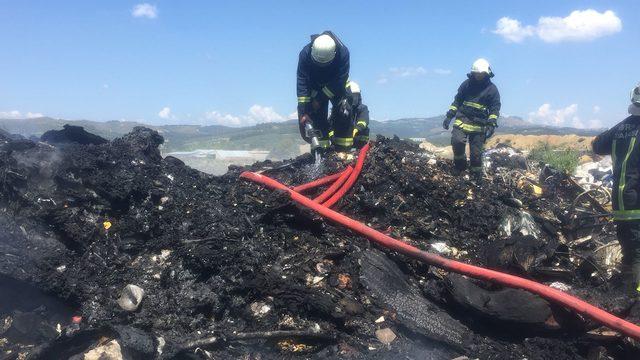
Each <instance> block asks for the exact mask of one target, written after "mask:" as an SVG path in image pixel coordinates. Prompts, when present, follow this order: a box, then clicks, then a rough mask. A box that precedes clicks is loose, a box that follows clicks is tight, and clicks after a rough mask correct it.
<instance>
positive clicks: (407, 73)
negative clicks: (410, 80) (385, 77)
mask: <svg viewBox="0 0 640 360" xmlns="http://www.w3.org/2000/svg"><path fill="white" fill-rule="evenodd" d="M389 73H391V75H392V76H395V77H414V76H422V75H425V74H426V73H427V70H426V69H425V68H423V67H422V66H417V67H412V66H409V67H392V68H389Z"/></svg>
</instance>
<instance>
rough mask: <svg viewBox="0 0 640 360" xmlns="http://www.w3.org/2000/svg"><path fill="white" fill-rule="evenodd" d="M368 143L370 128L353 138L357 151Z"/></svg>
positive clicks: (359, 132)
mask: <svg viewBox="0 0 640 360" xmlns="http://www.w3.org/2000/svg"><path fill="white" fill-rule="evenodd" d="M368 142H369V128H368V127H366V128H364V129H362V130H360V131H358V134H357V135H356V137H354V138H353V146H354V147H355V148H356V149H360V148H362V147H363V146H365V145H366V144H367V143H368Z"/></svg>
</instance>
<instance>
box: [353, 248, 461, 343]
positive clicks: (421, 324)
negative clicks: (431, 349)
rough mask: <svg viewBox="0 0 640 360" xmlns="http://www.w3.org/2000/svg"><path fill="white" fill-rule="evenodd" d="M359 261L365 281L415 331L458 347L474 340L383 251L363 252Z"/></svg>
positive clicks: (379, 298)
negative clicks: (431, 300)
mask: <svg viewBox="0 0 640 360" xmlns="http://www.w3.org/2000/svg"><path fill="white" fill-rule="evenodd" d="M360 263H361V267H362V269H361V274H360V280H361V281H362V283H363V284H364V285H365V286H366V287H367V288H368V289H369V291H371V294H372V295H373V296H374V297H375V298H376V299H378V300H379V301H380V302H381V303H382V304H384V305H385V306H388V307H389V308H391V309H392V310H394V311H395V312H396V313H397V317H398V321H400V323H402V324H403V325H404V326H406V327H407V328H408V329H410V330H411V331H412V332H415V333H418V334H421V335H423V336H425V337H427V338H429V339H432V340H436V341H440V342H443V343H445V344H447V345H449V346H452V347H454V348H457V349H463V348H464V347H465V346H466V345H467V344H468V343H469V341H472V339H473V332H472V331H471V330H469V329H468V328H466V327H465V326H464V325H463V324H461V323H460V322H459V321H458V320H456V319H454V318H452V317H451V316H450V315H449V314H447V313H446V312H445V311H443V310H442V309H440V308H438V307H437V306H436V305H434V304H433V303H431V302H430V301H428V300H427V299H426V298H425V297H424V296H422V294H421V293H420V291H419V290H418V289H417V288H416V287H415V286H412V285H411V284H410V283H409V282H408V281H407V277H406V275H405V274H403V273H402V271H400V268H398V266H397V265H396V264H395V263H393V262H392V261H391V260H390V259H389V258H388V257H387V256H386V255H385V254H384V253H382V252H380V251H377V250H367V251H364V252H362V256H361V258H360Z"/></svg>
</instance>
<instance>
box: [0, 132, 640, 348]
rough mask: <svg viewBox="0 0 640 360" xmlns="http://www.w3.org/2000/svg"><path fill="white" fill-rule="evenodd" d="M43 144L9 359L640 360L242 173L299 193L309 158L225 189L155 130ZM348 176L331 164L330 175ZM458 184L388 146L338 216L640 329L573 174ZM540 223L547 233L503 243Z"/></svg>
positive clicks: (12, 146)
mask: <svg viewBox="0 0 640 360" xmlns="http://www.w3.org/2000/svg"><path fill="white" fill-rule="evenodd" d="M65 131H66V132H65ZM43 138H46V139H48V141H49V142H50V143H45V142H34V141H31V140H26V139H22V138H19V137H14V136H10V135H9V134H0V293H1V294H2V295H0V305H1V306H0V316H1V318H0V339H1V340H0V358H1V359H17V358H25V357H28V358H34V359H60V358H74V356H75V358H78V359H83V358H87V357H86V356H87V354H88V353H89V352H90V351H92V349H93V351H94V352H95V351H96V349H98V350H99V349H100V347H102V348H103V349H104V347H105V346H107V345H105V344H112V343H109V341H111V339H115V341H116V342H117V345H118V348H119V351H120V353H121V354H122V355H123V356H124V358H132V359H152V358H158V359H173V358H193V359H207V358H215V359H224V358H242V359H271V358H354V359H360V358H374V359H398V358H407V359H418V358H419V359H454V358H458V357H460V356H468V357H470V358H482V359H522V358H527V359H580V358H585V359H586V358H588V359H607V358H630V359H633V358H638V356H640V355H639V354H638V352H637V350H636V349H637V348H636V344H635V343H634V342H633V341H631V340H629V339H628V338H624V337H622V336H618V335H617V334H610V333H609V332H607V331H605V330H602V329H599V328H598V325H597V324H594V323H593V322H591V321H589V320H588V319H585V318H582V317H580V316H577V315H575V314H572V313H570V312H568V311H566V310H565V309H563V308H559V307H557V306H554V305H552V304H549V303H548V302H547V301H545V300H543V299H541V298H539V297H537V296H534V295H531V294H528V293H526V292H523V291H520V290H512V289H504V288H500V287H496V286H494V285H490V284H486V283H482V282H476V281H473V280H471V279H468V278H465V277H462V276H458V275H454V274H446V273H444V272H442V271H440V270H438V269H435V268H432V267H429V266H427V265H424V264H421V263H418V262H416V261H414V260H410V259H407V258H405V257H404V256H401V255H397V254H394V253H392V252H389V251H386V250H384V249H381V248H378V247H376V246H373V245H371V244H370V243H369V242H368V241H367V240H366V239H365V238H363V237H361V236H358V235H355V234H353V233H351V232H350V231H348V230H346V229H344V228H342V227H340V226H337V225H334V224H332V223H330V222H328V221H326V220H323V219H322V218H320V217H319V216H318V215H316V214H314V213H313V212H311V211H310V210H306V209H303V208H301V207H299V206H296V205H295V204H293V203H292V202H290V201H289V200H288V197H286V196H284V195H283V194H279V193H274V192H272V191H270V190H266V189H263V188H261V187H259V186H257V185H256V184H253V183H249V182H246V181H243V180H241V179H239V177H238V176H239V174H240V173H241V171H243V170H246V169H250V170H253V171H265V173H266V174H268V175H269V176H272V177H274V178H275V179H278V180H279V181H281V182H283V183H285V184H288V185H298V184H301V183H304V182H307V181H310V180H313V179H311V178H310V177H309V174H310V173H312V171H310V170H311V169H312V166H313V164H312V162H313V160H312V159H311V157H310V156H302V157H299V158H297V159H295V160H294V161H292V162H288V163H272V162H269V161H267V162H264V163H257V164H254V165H253V166H251V167H248V168H231V169H230V171H229V172H228V173H227V174H225V175H224V176H219V177H217V176H211V175H207V174H204V173H201V172H198V171H196V170H193V169H191V168H189V167H187V166H185V165H184V164H183V163H182V162H181V161H180V160H178V159H176V158H172V157H166V158H164V159H163V158H162V157H161V156H160V151H159V149H158V147H159V145H160V144H161V143H162V142H163V139H162V137H161V136H160V135H159V134H158V133H157V132H155V131H152V130H149V129H145V128H136V129H135V130H134V131H133V132H131V133H129V134H127V135H126V136H124V137H122V138H118V139H115V140H113V141H110V142H108V141H103V139H99V138H96V137H94V136H93V135H91V136H90V134H86V133H84V132H82V131H79V130H78V129H74V131H73V132H70V131H69V130H68V129H67V130H63V131H62V133H54V134H49V135H48V136H46V137H43ZM496 163H498V161H496ZM519 163H521V162H515V164H519ZM345 166H346V162H345V161H343V160H340V159H338V158H337V157H333V156H332V157H329V158H328V159H326V160H325V162H324V164H323V167H322V171H323V172H324V173H325V174H330V173H334V172H336V171H339V170H340V169H342V168H344V167H345ZM514 166H515V165H514ZM451 170H452V164H451V162H449V161H446V160H433V159H431V158H430V156H429V154H428V153H425V152H424V151H423V150H421V149H419V148H418V146H417V145H414V144H411V143H408V142H404V141H400V140H398V139H387V138H381V137H380V138H378V139H377V141H376V142H375V143H374V144H373V146H372V149H371V150H370V152H369V155H368V157H367V160H366V162H365V164H364V169H363V172H362V174H361V176H360V178H359V179H358V181H357V182H356V184H355V186H354V187H353V189H352V190H351V191H350V192H349V193H347V195H346V196H345V198H344V199H343V200H342V201H341V202H339V203H338V204H337V206H336V209H337V210H338V211H340V212H342V213H344V214H346V215H348V216H350V217H352V218H354V219H357V220H360V221H362V222H364V223H366V224H368V225H370V226H371V227H373V228H375V229H378V230H381V231H383V232H385V233H388V234H390V235H391V236H393V237H395V238H398V239H403V240H405V241H407V242H409V243H411V244H413V245H415V246H417V247H420V248H422V249H425V250H428V251H440V252H443V253H444V254H446V255H447V256H449V257H455V258H458V259H460V260H462V261H466V262H470V263H474V264H478V265H483V266H487V267H491V268H495V269H500V270H503V271H507V272H510V273H514V274H517V275H520V276H524V277H528V278H532V279H535V280H538V281H541V282H544V283H547V284H549V283H555V284H560V285H561V286H565V291H568V292H570V293H573V294H576V295H578V296H580V297H581V298H583V299H585V300H587V301H590V302H591V303H593V304H594V305H598V306H600V307H602V308H604V309H606V310H608V311H611V312H613V313H615V314H617V315H619V316H621V317H624V318H627V319H629V320H631V321H635V322H636V323H637V322H638V314H640V309H638V308H637V307H636V306H635V303H634V300H633V298H632V297H630V296H628V295H627V294H626V293H625V289H624V286H623V285H622V284H621V282H620V281H618V278H617V277H616V274H615V271H614V273H613V274H611V271H609V272H607V271H606V269H604V268H603V267H602V265H601V262H598V258H597V256H596V255H597V254H596V252H597V251H596V250H598V251H599V249H600V248H601V247H602V246H609V245H610V244H612V241H613V242H615V237H613V236H612V235H611V231H610V230H611V228H610V225H606V224H605V225H602V224H596V225H595V226H592V227H591V228H589V229H590V230H589V231H590V232H589V234H590V235H589V236H590V239H594V238H595V239H597V241H593V240H589V241H586V240H583V239H585V234H584V230H583V229H584V227H583V226H581V227H577V226H576V219H575V218H572V217H571V211H570V209H569V210H568V208H569V205H568V204H570V203H571V202H572V200H573V198H574V197H575V196H576V195H577V193H576V191H578V190H576V189H573V188H571V186H570V185H567V184H566V180H567V179H566V178H563V176H562V175H559V174H554V173H551V175H549V176H545V182H544V185H545V186H544V190H545V192H544V195H543V196H536V195H535V194H533V193H532V192H531V191H529V190H528V189H527V188H526V187H525V186H521V183H519V181H518V179H517V177H516V176H515V175H514V174H515V170H513V169H507V170H504V169H503V168H500V169H495V168H494V169H492V170H490V171H489V174H488V175H489V180H488V181H487V182H486V183H485V184H483V185H482V186H481V187H478V186H475V185H474V184H473V183H471V182H470V181H468V180H466V179H465V178H463V177H453V176H451V175H450V173H451ZM547 175H548V174H547ZM320 191H321V189H320V190H317V193H319V192H320ZM317 193H314V192H311V193H309V194H308V195H309V196H313V195H316V194H317ZM523 209H524V210H526V211H527V213H528V214H529V216H530V217H529V218H530V219H532V221H533V223H534V224H535V231H534V232H533V234H531V231H525V230H523V229H520V230H519V231H517V230H518V229H517V228H518V227H517V226H516V225H513V226H512V228H513V229H514V231H512V232H511V231H509V232H508V233H505V231H504V226H503V225H504V221H505V219H512V221H511V223H517V221H516V220H517V219H520V218H521V215H522V210H523ZM581 225H584V224H581ZM587 225H588V224H587ZM598 226H599V227H598ZM510 228H511V227H510ZM593 228H596V230H593ZM128 284H133V285H136V286H138V287H140V288H142V289H143V290H144V296H143V298H142V301H141V303H140V304H139V306H137V308H136V310H134V311H127V310H124V309H123V308H122V306H121V305H120V304H119V302H118V301H119V299H120V298H121V293H122V291H123V289H124V288H125V287H126V286H127V285H128ZM560 285H557V286H560ZM72 319H73V320H72Z"/></svg>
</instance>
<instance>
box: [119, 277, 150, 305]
mask: <svg viewBox="0 0 640 360" xmlns="http://www.w3.org/2000/svg"><path fill="white" fill-rule="evenodd" d="M143 297H144V290H143V289H142V288H141V287H139V286H137V285H133V284H129V285H127V286H125V287H124V289H122V292H121V294H120V298H119V299H118V305H120V307H121V308H122V309H123V310H126V311H136V310H137V309H138V307H139V306H140V303H141V302H142V298H143Z"/></svg>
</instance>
